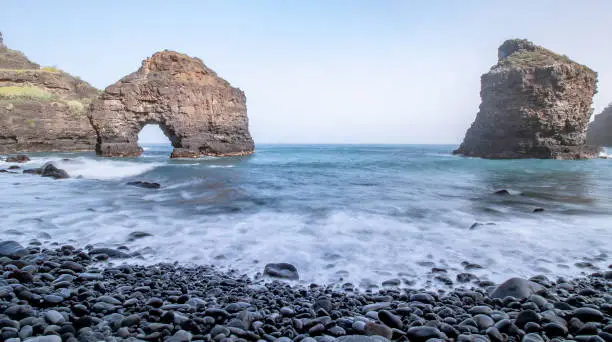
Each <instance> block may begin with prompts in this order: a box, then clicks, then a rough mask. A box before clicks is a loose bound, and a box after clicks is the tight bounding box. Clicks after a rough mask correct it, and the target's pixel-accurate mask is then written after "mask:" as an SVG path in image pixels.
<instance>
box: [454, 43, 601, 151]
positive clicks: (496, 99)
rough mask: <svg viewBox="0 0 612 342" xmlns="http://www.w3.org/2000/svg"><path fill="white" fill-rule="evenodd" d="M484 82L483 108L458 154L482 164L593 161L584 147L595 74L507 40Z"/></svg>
mask: <svg viewBox="0 0 612 342" xmlns="http://www.w3.org/2000/svg"><path fill="white" fill-rule="evenodd" d="M498 59H499V60H498V63H497V64H496V65H494V66H493V67H492V68H491V70H490V71H489V72H488V73H486V74H484V75H482V77H481V91H480V96H481V98H482V103H481V104H480V111H479V112H478V115H477V116H476V120H475V121H474V123H473V124H472V126H471V127H470V128H469V129H468V131H467V133H466V135H465V139H464V140H463V143H462V144H461V146H460V147H459V149H457V150H456V151H454V153H457V154H463V155H466V156H473V157H482V158H495V159H505V158H551V159H582V158H595V157H597V156H598V154H599V149H598V148H596V147H594V146H588V145H585V138H586V128H587V124H588V122H589V119H590V117H591V114H592V111H593V109H592V108H591V103H592V99H593V95H594V94H595V93H596V88H597V73H596V72H594V71H593V70H591V69H589V68H588V67H586V66H584V65H580V64H578V63H576V62H574V61H572V60H570V59H569V58H567V57H566V56H561V55H558V54H555V53H554V52H552V51H549V50H547V49H545V48H543V47H540V46H537V45H535V44H533V43H532V42H530V41H527V40H520V39H514V40H508V41H506V42H504V43H503V44H502V45H501V46H500V47H499V51H498Z"/></svg>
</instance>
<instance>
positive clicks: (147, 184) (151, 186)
mask: <svg viewBox="0 0 612 342" xmlns="http://www.w3.org/2000/svg"><path fill="white" fill-rule="evenodd" d="M125 184H126V185H131V186H136V187H139V188H145V189H159V188H161V185H160V184H159V183H152V182H142V181H135V182H127V183H125Z"/></svg>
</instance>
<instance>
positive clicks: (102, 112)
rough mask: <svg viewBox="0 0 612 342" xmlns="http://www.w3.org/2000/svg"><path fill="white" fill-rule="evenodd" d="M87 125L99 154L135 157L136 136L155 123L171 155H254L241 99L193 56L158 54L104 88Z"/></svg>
mask: <svg viewBox="0 0 612 342" xmlns="http://www.w3.org/2000/svg"><path fill="white" fill-rule="evenodd" d="M90 116H91V121H92V123H93V125H94V128H95V130H96V132H97V134H98V145H97V152H98V153H99V154H100V155H103V156H109V157H110V156H114V157H117V156H120V157H126V156H137V155H139V154H140V153H142V149H141V148H140V147H139V146H138V133H139V132H140V130H141V129H142V128H143V127H144V126H145V125H146V124H149V123H157V124H159V126H160V127H161V129H162V130H163V131H164V133H165V134H166V136H167V137H168V138H169V139H170V141H171V142H172V145H173V146H174V151H173V152H172V157H175V158H187V157H200V156H204V155H215V156H226V155H243V154H249V153H252V152H253V147H254V145H253V140H252V139H251V136H250V134H249V130H248V118H247V113H246V97H245V95H244V93H243V92H242V91H241V90H240V89H238V88H233V87H232V86H231V85H230V84H229V83H228V82H227V81H225V80H224V79H222V78H220V77H218V76H217V74H216V73H215V72H214V71H212V70H211V69H209V68H207V67H206V66H205V65H204V63H203V62H202V61H201V60H200V59H198V58H191V57H189V56H186V55H184V54H180V53H177V52H173V51H162V52H158V53H156V54H154V55H153V56H152V57H151V58H148V59H146V60H144V61H143V62H142V66H141V68H140V69H139V70H138V71H136V72H134V73H132V74H130V75H128V76H126V77H124V78H122V79H121V80H119V81H118V82H117V83H115V84H113V85H111V86H109V87H107V88H106V90H105V91H104V93H103V94H102V96H101V97H100V98H99V99H97V100H96V101H94V103H93V105H92V112H91V114H90Z"/></svg>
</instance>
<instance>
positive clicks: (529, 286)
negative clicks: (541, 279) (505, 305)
mask: <svg viewBox="0 0 612 342" xmlns="http://www.w3.org/2000/svg"><path fill="white" fill-rule="evenodd" d="M541 289H543V287H542V286H541V285H539V284H537V283H534V282H532V281H529V280H526V279H522V278H510V279H508V280H506V281H505V282H503V283H502V284H501V285H499V286H497V287H496V288H495V290H493V292H492V293H491V297H493V298H499V299H503V298H506V297H514V298H518V299H522V298H529V296H531V295H532V294H534V293H536V292H537V291H539V290H541Z"/></svg>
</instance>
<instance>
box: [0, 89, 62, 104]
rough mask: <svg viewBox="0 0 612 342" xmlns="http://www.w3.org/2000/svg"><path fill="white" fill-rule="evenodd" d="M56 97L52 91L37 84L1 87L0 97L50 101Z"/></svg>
mask: <svg viewBox="0 0 612 342" xmlns="http://www.w3.org/2000/svg"><path fill="white" fill-rule="evenodd" d="M54 98H55V95H53V94H51V93H50V92H48V91H46V90H44V89H42V88H39V87H35V86H30V85H26V86H10V87H0V99H8V100H20V99H25V100H41V101H50V100H53V99H54Z"/></svg>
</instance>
